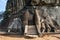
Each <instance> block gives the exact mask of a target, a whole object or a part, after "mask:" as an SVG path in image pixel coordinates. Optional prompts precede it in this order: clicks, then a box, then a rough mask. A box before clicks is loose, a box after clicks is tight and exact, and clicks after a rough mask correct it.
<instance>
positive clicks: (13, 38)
mask: <svg viewBox="0 0 60 40" xmlns="http://www.w3.org/2000/svg"><path fill="white" fill-rule="evenodd" d="M0 40H60V34H56V35H44V36H43V37H37V38H26V37H24V36H18V35H0Z"/></svg>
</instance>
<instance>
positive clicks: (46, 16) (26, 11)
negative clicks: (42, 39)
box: [1, 0, 60, 33]
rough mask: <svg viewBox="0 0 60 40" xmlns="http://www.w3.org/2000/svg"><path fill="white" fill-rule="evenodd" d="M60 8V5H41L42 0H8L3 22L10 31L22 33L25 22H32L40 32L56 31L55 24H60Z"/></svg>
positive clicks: (26, 23)
mask: <svg viewBox="0 0 60 40" xmlns="http://www.w3.org/2000/svg"><path fill="white" fill-rule="evenodd" d="M41 4H42V3H41ZM54 5H55V4H54ZM45 9H46V10H45ZM59 10H60V6H54V7H53V6H51V7H49V6H44V5H43V6H40V0H8V1H7V5H6V11H5V12H4V19H3V21H2V23H1V24H2V26H3V28H4V29H7V30H8V32H10V31H11V30H12V31H14V30H16V31H17V30H19V31H18V32H20V33H21V32H22V31H23V29H24V28H22V25H23V24H24V23H25V25H29V23H30V22H31V23H30V24H32V25H35V26H37V30H38V32H41V33H42V32H43V33H44V32H48V30H49V32H54V31H55V24H56V26H60V19H59V14H60V11H59ZM22 14H23V15H22ZM23 19H24V20H23ZM36 19H37V21H36ZM21 20H22V21H21ZM32 22H34V23H32ZM54 22H55V23H54ZM25 25H24V27H25ZM43 26H44V27H43ZM48 26H49V27H48ZM46 30H47V31H46ZM51 30H53V31H51ZM14 32H15V31H14Z"/></svg>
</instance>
